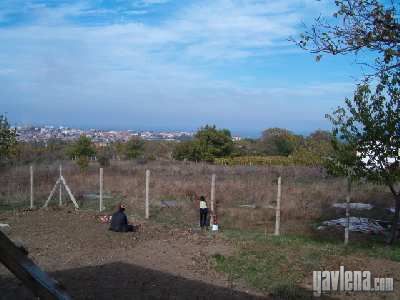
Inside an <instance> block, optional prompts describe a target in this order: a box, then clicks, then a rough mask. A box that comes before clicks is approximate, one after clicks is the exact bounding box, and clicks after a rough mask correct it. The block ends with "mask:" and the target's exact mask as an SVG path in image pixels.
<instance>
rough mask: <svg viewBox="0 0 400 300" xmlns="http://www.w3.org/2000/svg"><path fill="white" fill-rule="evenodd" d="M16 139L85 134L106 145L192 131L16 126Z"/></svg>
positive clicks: (188, 135)
mask: <svg viewBox="0 0 400 300" xmlns="http://www.w3.org/2000/svg"><path fill="white" fill-rule="evenodd" d="M16 129H17V140H18V141H22V142H47V141H48V140H50V139H58V140H62V141H66V142H70V141H75V140H77V139H78V138H79V137H80V136H81V135H86V136H88V137H90V138H91V140H92V141H93V142H94V143H95V144H98V145H106V144H109V143H113V142H126V141H128V140H129V139H130V138H132V137H140V138H142V139H144V140H164V141H179V140H188V139H192V138H193V135H194V133H193V132H185V131H181V132H179V131H174V132H153V131H143V132H136V131H133V130H126V131H115V130H110V131H107V130H99V129H89V130H82V129H75V128H69V127H63V126H60V127H54V126H43V127H38V126H36V127H34V126H18V127H16Z"/></svg>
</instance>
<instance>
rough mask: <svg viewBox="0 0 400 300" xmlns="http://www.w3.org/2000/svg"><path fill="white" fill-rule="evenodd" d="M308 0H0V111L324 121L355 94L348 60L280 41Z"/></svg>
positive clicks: (238, 123) (298, 124) (86, 123)
mask: <svg viewBox="0 0 400 300" xmlns="http://www.w3.org/2000/svg"><path fill="white" fill-rule="evenodd" d="M328 2H330V3H332V2H333V1H324V0H323V1H314V0H274V1H271V0H247V1H246V0H210V1H208V0H185V1H183V0H129V1H128V0H114V1H109V0H107V1H106V0H104V1H101V0H88V1H59V0H47V1H44V0H41V1H21V0H2V1H0V113H5V112H7V116H8V118H9V120H10V121H11V122H12V123H13V124H53V125H67V126H76V127H86V128H87V127H98V128H114V129H124V128H125V129H155V130H156V129H182V130H183V129H188V130H194V129H196V128H199V127H200V126H202V125H205V124H216V125H217V126H218V127H225V128H229V129H231V130H232V131H233V132H235V133H239V134H244V135H246V134H247V135H253V136H254V135H257V134H258V133H259V132H260V131H261V130H262V129H264V128H268V127H285V128H289V129H291V130H294V131H296V132H300V133H302V132H303V133H304V132H309V131H311V130H313V129H317V128H329V123H328V122H327V121H326V120H325V118H324V115H325V113H328V112H331V111H332V109H334V108H336V107H337V106H338V105H340V104H342V103H343V101H344V98H345V97H346V96H351V94H352V90H353V87H354V83H355V81H356V79H357V77H358V76H359V73H360V70H359V67H358V66H357V64H355V62H354V58H352V57H332V58H331V57H326V58H323V59H322V61H321V62H319V63H316V62H315V59H314V57H313V56H312V55H310V54H308V53H305V52H304V51H302V50H300V49H298V48H297V47H296V46H294V45H293V44H292V43H291V42H289V41H288V38H289V37H290V36H297V35H298V34H299V33H300V32H301V31H302V30H304V27H303V24H311V22H312V20H313V18H315V17H317V16H319V15H321V14H322V15H329V14H330V13H332V7H330V6H329V5H328Z"/></svg>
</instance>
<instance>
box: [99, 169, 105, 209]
mask: <svg viewBox="0 0 400 300" xmlns="http://www.w3.org/2000/svg"><path fill="white" fill-rule="evenodd" d="M99 198H100V207H99V211H100V212H102V211H103V210H104V206H103V168H100V191H99Z"/></svg>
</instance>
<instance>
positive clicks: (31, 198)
mask: <svg viewBox="0 0 400 300" xmlns="http://www.w3.org/2000/svg"><path fill="white" fill-rule="evenodd" d="M29 171H30V175H31V197H30V206H29V207H30V209H33V207H34V205H33V166H32V165H31V166H30V167H29Z"/></svg>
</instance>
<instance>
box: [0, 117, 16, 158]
mask: <svg viewBox="0 0 400 300" xmlns="http://www.w3.org/2000/svg"><path fill="white" fill-rule="evenodd" d="M16 144H17V141H16V131H15V130H14V129H11V128H10V124H9V123H8V120H7V117H6V116H4V115H0V163H4V162H5V161H7V160H8V159H9V158H10V157H11V155H12V154H13V150H14V147H15V145H16Z"/></svg>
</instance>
